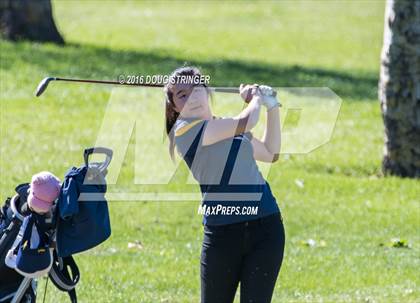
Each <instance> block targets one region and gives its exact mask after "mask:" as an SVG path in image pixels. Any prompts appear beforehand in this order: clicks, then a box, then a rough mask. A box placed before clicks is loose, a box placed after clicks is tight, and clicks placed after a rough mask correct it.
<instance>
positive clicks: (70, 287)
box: [49, 251, 80, 303]
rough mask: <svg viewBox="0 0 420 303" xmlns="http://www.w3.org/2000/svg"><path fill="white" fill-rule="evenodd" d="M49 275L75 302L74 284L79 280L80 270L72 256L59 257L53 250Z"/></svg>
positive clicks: (74, 302)
mask: <svg viewBox="0 0 420 303" xmlns="http://www.w3.org/2000/svg"><path fill="white" fill-rule="evenodd" d="M68 268H70V271H71V275H70V273H69V270H68ZM49 276H50V278H51V281H52V282H53V283H54V285H55V286H56V287H57V288H58V289H59V290H61V291H65V292H67V293H68V294H69V297H70V301H71V302H72V303H77V296H76V284H77V283H78V282H79V279H80V272H79V268H78V267H77V264H76V262H75V261H74V259H73V257H72V256H69V257H64V258H59V257H58V256H57V254H56V252H55V251H54V262H53V265H52V267H51V270H50V273H49Z"/></svg>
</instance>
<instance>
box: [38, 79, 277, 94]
mask: <svg viewBox="0 0 420 303" xmlns="http://www.w3.org/2000/svg"><path fill="white" fill-rule="evenodd" d="M51 81H66V82H80V83H99V84H111V85H128V86H143V87H163V86H164V85H163V84H140V83H138V84H137V83H125V82H123V83H120V82H118V81H108V80H91V79H70V78H58V77H46V78H44V79H43V80H42V81H41V82H40V83H39V85H38V87H37V89H36V92H35V95H36V96H37V97H39V96H41V95H42V93H43V92H44V91H45V90H46V89H47V87H48V84H49V83H50V82H51ZM210 89H211V90H213V91H214V92H220V93H234V94H239V89H238V88H227V87H210ZM276 95H277V92H276V91H273V96H276Z"/></svg>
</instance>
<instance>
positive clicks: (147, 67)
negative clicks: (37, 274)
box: [0, 1, 420, 303]
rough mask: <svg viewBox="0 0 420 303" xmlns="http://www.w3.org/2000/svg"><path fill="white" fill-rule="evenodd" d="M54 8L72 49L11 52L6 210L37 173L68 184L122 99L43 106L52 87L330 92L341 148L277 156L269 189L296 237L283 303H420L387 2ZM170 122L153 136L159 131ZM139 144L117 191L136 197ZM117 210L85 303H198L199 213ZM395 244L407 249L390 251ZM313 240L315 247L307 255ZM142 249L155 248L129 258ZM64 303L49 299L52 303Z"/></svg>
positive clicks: (4, 149) (107, 91)
mask: <svg viewBox="0 0 420 303" xmlns="http://www.w3.org/2000/svg"><path fill="white" fill-rule="evenodd" d="M53 7H54V14H55V19H56V23H57V25H58V27H59V30H60V31H61V33H62V34H63V35H64V38H65V40H66V41H67V43H68V45H67V46H65V47H59V46H55V45H51V44H44V45H43V44H31V43H28V42H19V43H10V42H5V41H3V40H0V56H1V57H0V58H1V70H0V72H1V83H0V85H1V121H0V127H1V129H0V130H1V150H0V152H1V153H0V155H1V159H0V169H1V175H0V198H1V200H2V201H3V200H4V199H5V198H6V197H7V196H10V195H12V194H13V189H14V187H15V186H16V185H17V184H18V183H22V182H28V181H30V178H31V176H32V174H34V173H37V172H39V171H41V170H49V171H52V172H53V173H54V174H56V175H57V176H60V178H62V177H63V175H64V173H65V171H66V170H67V169H68V168H69V167H70V166H72V165H80V164H81V163H82V151H83V149H84V148H85V147H88V146H92V145H94V144H95V141H96V137H97V134H98V131H99V128H100V126H101V122H102V118H103V115H104V113H105V111H106V105H107V101H108V100H109V98H110V95H111V93H112V88H111V87H108V86H100V85H88V84H65V83H58V82H57V83H52V84H51V87H49V88H48V90H47V91H46V92H45V93H44V95H42V97H41V98H39V99H36V98H35V97H34V91H35V88H36V86H37V84H38V82H39V81H40V80H41V79H42V78H43V77H45V76H48V75H49V76H65V77H79V78H97V79H110V80H116V79H117V77H118V75H120V74H125V75H133V74H143V75H146V74H160V73H169V72H170V71H171V70H173V69H174V68H176V67H178V66H179V65H182V64H183V63H184V62H188V63H190V64H194V65H197V66H199V67H201V68H202V70H203V72H204V73H205V74H210V75H211V84H212V85H220V86H229V85H239V84H240V83H254V82H256V83H266V84H270V85H273V86H277V87H287V86H296V87H299V86H309V87H329V88H331V89H332V90H334V92H336V93H337V94H338V95H339V96H340V97H341V98H342V100H343V103H342V107H341V111H340V113H339V116H338V119H337V122H336V127H335V129H334V133H333V137H332V139H331V141H330V142H329V143H328V144H326V145H323V146H321V147H320V148H318V149H316V150H315V151H313V152H311V153H310V154H306V155H291V156H286V155H283V156H281V157H280V160H279V161H278V162H277V163H275V164H274V165H273V167H272V168H271V171H270V174H269V176H268V181H269V183H270V185H271V188H272V191H273V193H274V195H275V196H276V198H277V201H278V204H279V206H280V208H281V210H282V213H283V218H284V221H285V229H286V250H285V257H284V263H283V267H282V269H281V273H280V277H279V279H278V282H277V285H276V289H275V292H274V296H273V302H419V301H420V299H419V298H420V288H419V283H420V279H419V276H418V274H416V272H418V269H419V265H420V244H419V240H420V236H419V230H420V204H419V197H420V186H419V181H418V180H409V179H400V178H395V177H388V178H384V177H383V176H382V174H381V171H380V164H381V159H382V151H383V136H384V135H383V132H384V129H383V123H382V118H381V114H380V107H379V102H378V100H377V81H378V75H379V64H380V59H379V57H380V49H381V45H382V31H383V15H384V3H383V2H381V1H370V2H369V1H364V2H361V1H353V2H350V1H343V2H332V1H301V2H281V3H274V2H244V3H242V2H231V3H227V4H219V5H217V4H216V3H213V2H199V3H196V2H176V3H170V2H158V3H151V2H149V3H143V2H128V1H127V2H118V3H117V2H111V1H105V2H94V1H85V2H78V1H54V2H53ZM161 114H162V115H159V113H155V114H151V115H150V121H152V120H154V121H156V120H159V121H162V126H163V112H162V113H161ZM150 121H149V122H150ZM142 123H144V124H147V123H148V121H143V122H142ZM162 132H163V129H162V130H158V131H156V133H157V135H158V136H162ZM133 141H134V140H132V141H131V144H130V146H129V148H128V150H127V154H126V157H125V160H124V165H123V167H122V170H121V174H120V177H119V179H118V183H117V185H115V186H114V187H112V189H114V190H118V189H120V190H122V189H127V190H132V191H135V190H136V186H135V185H134V184H133V178H134V177H133V176H134V173H133V166H134V164H133V162H134V144H135V142H133ZM143 144H145V145H147V142H144V143H143ZM163 157H168V155H167V154H156V158H155V161H160V159H161V158H163ZM181 174H182V172H181ZM302 184H303V186H302ZM179 188H180V187H179V186H178V185H177V184H171V185H169V189H170V190H177V189H179ZM197 190H198V188H196V191H197ZM109 205H110V212H111V220H112V236H111V238H110V239H109V240H108V241H107V242H105V243H104V244H103V245H101V246H99V247H97V248H95V249H93V250H90V251H88V252H85V253H82V254H80V255H76V260H77V262H78V264H79V267H80V270H81V281H80V283H79V285H78V288H77V289H78V297H79V299H80V302H151V303H152V302H153V303H155V302H168V303H169V302H170V303H172V302H199V298H200V288H199V282H200V280H199V255H200V244H201V239H202V225H201V217H200V216H199V215H198V214H197V209H198V205H199V202H198V201H196V202H173V203H169V202H163V201H162V202H155V201H148V202H147V201H143V202H124V201H119V202H114V201H113V202H112V203H110V204H109ZM391 238H401V239H405V240H407V241H408V243H409V245H410V248H393V247H389V246H388V242H389V241H390V239H391ZM309 239H313V240H315V243H316V244H317V245H315V246H314V247H310V246H307V245H305V242H307V241H308V240H309ZM136 240H138V241H141V243H142V247H143V248H142V249H129V248H128V243H129V242H135V241H136ZM321 243H322V245H320V244H321ZM381 243H383V244H385V245H381ZM44 283H45V280H40V284H39V285H40V287H39V292H40V295H39V297H40V298H42V293H43V289H44ZM67 300H68V298H67V297H66V295H65V294H64V293H61V292H59V291H58V290H56V289H55V288H54V287H53V286H52V285H51V284H50V285H49V288H48V291H47V298H46V302H66V301H67ZM236 302H239V296H237V298H236Z"/></svg>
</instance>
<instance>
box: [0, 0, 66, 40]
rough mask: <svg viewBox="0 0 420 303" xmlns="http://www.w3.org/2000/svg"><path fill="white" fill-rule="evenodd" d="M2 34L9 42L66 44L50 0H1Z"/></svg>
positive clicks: (0, 28) (0, 21) (0, 19)
mask: <svg viewBox="0 0 420 303" xmlns="http://www.w3.org/2000/svg"><path fill="white" fill-rule="evenodd" d="M0 33H1V35H2V36H3V38H5V39H8V40H13V41H16V40H20V39H25V40H31V41H39V42H54V43H58V44H64V40H63V38H62V37H61V35H60V33H59V32H58V30H57V27H56V26H55V23H54V19H53V16H52V8H51V1H50V0H0Z"/></svg>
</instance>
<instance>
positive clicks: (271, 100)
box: [258, 85, 281, 110]
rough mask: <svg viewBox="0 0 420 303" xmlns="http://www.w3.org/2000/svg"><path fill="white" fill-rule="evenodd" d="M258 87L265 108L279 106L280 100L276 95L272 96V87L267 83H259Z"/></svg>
mask: <svg viewBox="0 0 420 303" xmlns="http://www.w3.org/2000/svg"><path fill="white" fill-rule="evenodd" d="M258 88H259V89H260V91H261V93H262V97H263V98H262V105H264V106H265V107H266V108H267V110H270V109H272V108H274V107H275V106H281V104H280V102H279V101H278V100H277V97H276V96H273V93H274V90H273V88H272V87H270V86H267V85H259V86H258Z"/></svg>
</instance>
